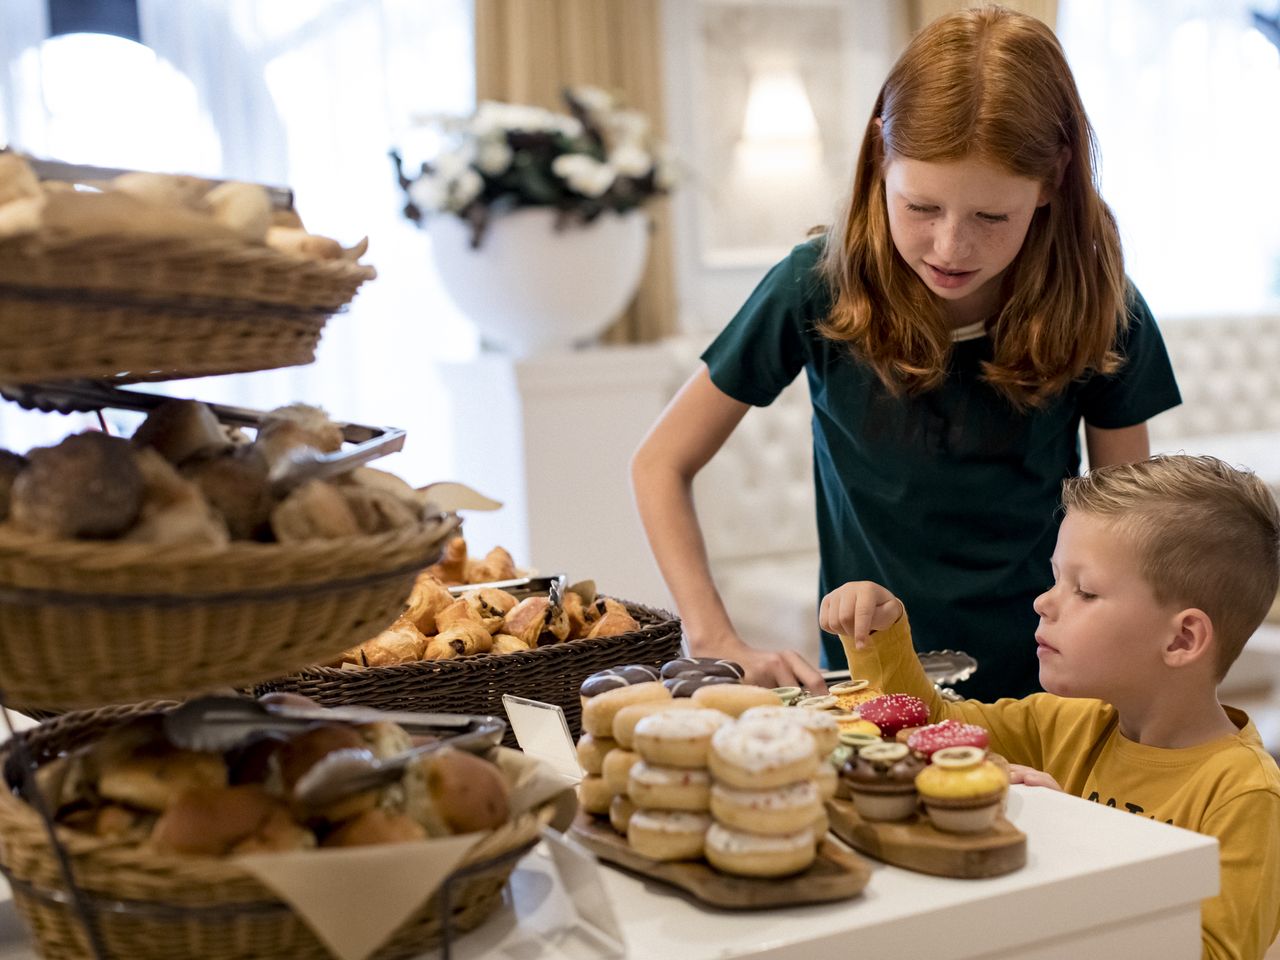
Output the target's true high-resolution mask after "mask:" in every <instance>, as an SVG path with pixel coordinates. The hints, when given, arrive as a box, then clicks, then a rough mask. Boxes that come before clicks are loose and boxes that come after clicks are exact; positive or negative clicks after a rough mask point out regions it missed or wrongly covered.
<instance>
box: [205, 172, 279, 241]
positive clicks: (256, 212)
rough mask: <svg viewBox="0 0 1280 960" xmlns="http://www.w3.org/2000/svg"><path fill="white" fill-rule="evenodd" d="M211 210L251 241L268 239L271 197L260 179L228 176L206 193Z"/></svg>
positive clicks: (223, 223) (224, 224)
mask: <svg viewBox="0 0 1280 960" xmlns="http://www.w3.org/2000/svg"><path fill="white" fill-rule="evenodd" d="M204 204H205V206H206V207H207V208H208V210H209V214H210V215H211V216H212V217H213V219H214V220H216V221H217V222H218V223H220V224H222V225H223V226H224V227H227V228H228V229H231V230H234V231H235V232H236V233H238V234H239V235H240V236H241V237H242V238H244V240H246V241H247V242H249V243H265V242H266V239H267V228H268V227H269V226H270V225H271V197H270V196H269V195H268V194H267V191H266V190H264V189H263V188H262V187H261V186H259V185H258V184H256V183H240V182H238V181H235V180H228V181H226V182H225V183H220V184H218V185H217V186H216V187H214V188H213V189H212V190H210V191H209V192H208V193H206V194H205V195H204Z"/></svg>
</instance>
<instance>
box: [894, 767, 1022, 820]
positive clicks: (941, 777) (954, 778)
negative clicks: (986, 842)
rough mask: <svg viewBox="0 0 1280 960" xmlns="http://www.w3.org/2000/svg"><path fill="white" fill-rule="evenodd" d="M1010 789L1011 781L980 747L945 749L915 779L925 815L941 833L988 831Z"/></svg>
mask: <svg viewBox="0 0 1280 960" xmlns="http://www.w3.org/2000/svg"><path fill="white" fill-rule="evenodd" d="M1008 789H1009V777H1008V774H1006V773H1005V772H1004V771H1003V770H1002V769H1001V768H1000V767H998V766H996V765H995V764H994V763H992V762H991V761H990V760H988V759H987V758H986V752H985V751H984V750H981V749H979V748H978V747H946V748H945V749H942V750H939V751H937V752H936V753H934V755H933V762H932V763H930V764H929V766H927V767H925V768H924V769H923V770H921V771H920V773H919V774H918V775H917V776H916V790H917V791H919V793H920V799H921V801H923V803H924V808H925V812H926V813H928V814H929V819H930V820H932V821H933V825H934V826H935V827H937V828H938V829H939V830H945V831H947V832H949V833H981V832H982V831H984V830H989V829H990V828H991V826H992V824H994V823H995V820H996V814H998V813H999V812H1000V802H1001V801H1002V800H1003V799H1004V795H1005V792H1006V791H1007V790H1008Z"/></svg>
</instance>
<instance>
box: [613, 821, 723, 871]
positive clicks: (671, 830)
mask: <svg viewBox="0 0 1280 960" xmlns="http://www.w3.org/2000/svg"><path fill="white" fill-rule="evenodd" d="M710 827H711V818H710V817H709V816H707V815H706V814H705V813H689V812H687V811H683V810H643V809H640V810H636V811H635V813H633V814H632V815H631V820H630V822H629V823H628V824H627V843H629V844H631V849H632V850H634V851H635V852H636V853H638V854H640V855H641V856H643V857H648V858H649V859H651V860H696V859H698V858H699V857H701V856H702V844H703V840H704V838H705V837H706V835H707V830H708V829H709V828H710Z"/></svg>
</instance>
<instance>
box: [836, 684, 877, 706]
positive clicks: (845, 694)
mask: <svg viewBox="0 0 1280 960" xmlns="http://www.w3.org/2000/svg"><path fill="white" fill-rule="evenodd" d="M827 692H828V693H830V694H831V696H833V697H835V698H836V702H837V703H839V704H840V707H841V709H844V710H856V709H857V708H858V707H859V706H860V705H861V704H864V703H866V702H867V701H868V700H874V699H875V698H876V697H882V696H884V691H883V690H877V689H876V688H875V687H873V686H871V681H870V680H846V681H845V682H844V683H837V684H836V685H835V686H834V687H831V688H829V689H828V691H827Z"/></svg>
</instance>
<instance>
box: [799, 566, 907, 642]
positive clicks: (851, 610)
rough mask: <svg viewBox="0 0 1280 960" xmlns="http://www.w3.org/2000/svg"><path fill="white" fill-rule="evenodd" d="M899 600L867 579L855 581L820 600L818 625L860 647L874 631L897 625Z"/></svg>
mask: <svg viewBox="0 0 1280 960" xmlns="http://www.w3.org/2000/svg"><path fill="white" fill-rule="evenodd" d="M901 616H902V601H901V600H899V599H898V598H897V597H895V596H894V595H893V594H892V593H890V592H889V591H888V590H886V589H885V588H884V587H882V586H880V584H878V583H872V582H871V581H870V580H857V581H855V582H853V583H846V584H844V586H841V587H836V589H834V590H832V591H831V592H830V593H828V594H827V595H826V596H825V597H823V598H822V606H821V607H820V608H819V609H818V625H819V626H820V627H822V629H823V630H826V631H827V632H828V633H835V634H839V635H840V636H842V637H848V638H849V639H851V640H852V641H853V645H854V646H855V647H862V646H863V645H864V644H865V643H866V642H867V638H868V637H870V636H871V634H872V633H874V632H875V631H876V630H883V629H884V628H885V627H891V626H893V625H894V624H895V623H897V622H898V618H899V617H901Z"/></svg>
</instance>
